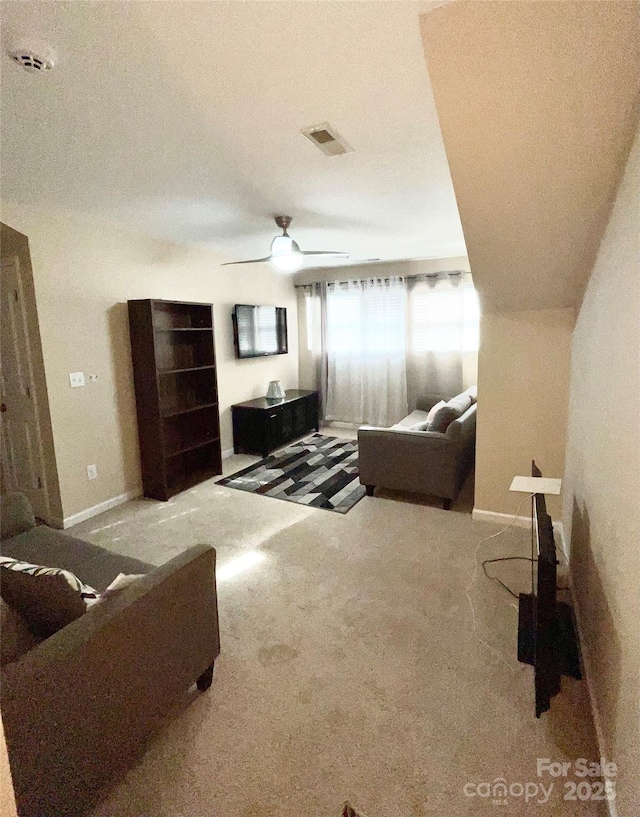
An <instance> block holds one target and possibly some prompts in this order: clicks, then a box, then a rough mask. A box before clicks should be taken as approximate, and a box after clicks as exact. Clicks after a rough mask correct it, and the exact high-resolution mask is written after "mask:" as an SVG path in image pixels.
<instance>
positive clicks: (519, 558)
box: [481, 556, 538, 599]
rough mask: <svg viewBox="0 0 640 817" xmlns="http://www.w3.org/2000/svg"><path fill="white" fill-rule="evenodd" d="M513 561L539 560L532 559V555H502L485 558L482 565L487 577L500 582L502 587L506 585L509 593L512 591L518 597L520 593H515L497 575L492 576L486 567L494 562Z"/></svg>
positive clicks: (515, 597) (505, 587)
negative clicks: (494, 557) (497, 557)
mask: <svg viewBox="0 0 640 817" xmlns="http://www.w3.org/2000/svg"><path fill="white" fill-rule="evenodd" d="M513 561H523V562H531V561H533V562H537V561H538V560H537V559H532V558H531V556H501V557H500V558H499V559H485V560H484V562H481V566H482V572H483V573H484V575H485V576H486V577H487V579H491V580H492V581H494V582H498V584H500V585H502V587H504V589H505V590H506V591H507V593H511V595H512V596H513V598H514V599H517V598H519V596H518V594H517V593H514V592H513V590H512V589H511V588H510V587H507V585H506V584H505V583H504V582H503V581H502V580H501V579H499V578H498V577H497V576H490V575H489V574H488V573H487V568H486V567H485V565H489V564H492V563H493V562H513Z"/></svg>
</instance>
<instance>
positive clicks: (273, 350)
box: [233, 304, 289, 358]
mask: <svg viewBox="0 0 640 817" xmlns="http://www.w3.org/2000/svg"><path fill="white" fill-rule="evenodd" d="M233 334H234V340H235V345H236V357H238V358H246V357H265V355H286V354H287V352H288V351H289V346H288V343H287V310H286V308H285V307H281V306H252V305H249V304H236V305H235V308H234V310H233Z"/></svg>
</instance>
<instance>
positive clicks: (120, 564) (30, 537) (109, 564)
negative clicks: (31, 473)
mask: <svg viewBox="0 0 640 817" xmlns="http://www.w3.org/2000/svg"><path fill="white" fill-rule="evenodd" d="M2 552H3V553H4V554H6V555H8V556H12V557H14V558H16V559H22V560H24V561H25V562H34V563H38V564H50V565H56V566H57V567H62V568H64V569H65V570H70V571H71V572H72V573H75V575H76V576H78V578H79V579H80V580H81V581H83V582H86V583H87V584H89V585H91V587H95V589H96V590H98V591H102V590H104V589H105V588H106V587H107V585H108V584H110V583H111V582H112V581H113V580H114V579H115V577H116V576H117V575H118V573H149V572H150V571H151V570H153V565H150V564H147V563H146V562H141V561H139V560H138V559H132V558H130V557H128V556H121V555H120V554H118V553H112V552H111V551H109V550H106V549H105V548H102V547H98V545H92V544H90V543H89V542H84V541H83V540H82V539H76V538H75V537H73V536H69V535H68V534H66V533H62V531H58V530H53V528H48V527H47V526H46V525H38V526H37V527H35V528H32V529H31V530H29V531H26V532H25V533H21V534H19V535H18V536H14V537H13V538H12V539H9V540H7V541H6V542H2Z"/></svg>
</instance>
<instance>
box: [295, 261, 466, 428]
mask: <svg viewBox="0 0 640 817" xmlns="http://www.w3.org/2000/svg"><path fill="white" fill-rule="evenodd" d="M305 296H306V321H307V346H308V349H309V350H310V351H311V354H312V359H313V366H314V370H315V381H316V388H317V389H318V390H319V391H320V399H321V402H320V405H321V417H322V418H323V419H325V420H329V421H339V422H350V423H354V424H362V423H370V424H372V425H380V426H389V425H392V424H393V423H396V422H398V421H399V420H400V419H402V418H403V417H404V416H406V414H407V413H408V412H409V410H411V409H413V408H415V406H416V403H417V402H418V401H419V400H420V398H421V397H423V396H425V395H427V394H436V395H439V396H441V397H444V398H445V399H448V398H449V397H453V396H454V395H455V394H458V393H459V392H460V391H462V389H463V360H464V357H465V356H467V358H469V356H470V357H472V358H475V357H476V352H477V349H478V333H479V308H478V301H477V296H476V293H475V290H474V288H473V284H472V282H471V277H470V276H469V275H466V276H463V275H461V274H455V275H454V274H446V273H444V274H443V273H440V274H439V275H434V276H429V277H426V276H425V277H421V278H419V279H413V280H411V279H409V280H407V279H403V278H386V279H377V278H375V279H374V278H372V279H367V280H364V281H349V282H341V283H317V284H313V285H312V286H311V287H310V288H309V289H307V290H306V293H305Z"/></svg>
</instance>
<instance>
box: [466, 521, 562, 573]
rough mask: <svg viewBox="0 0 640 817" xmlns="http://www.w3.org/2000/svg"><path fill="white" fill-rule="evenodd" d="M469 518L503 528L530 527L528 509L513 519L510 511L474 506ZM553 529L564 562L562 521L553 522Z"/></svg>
mask: <svg viewBox="0 0 640 817" xmlns="http://www.w3.org/2000/svg"><path fill="white" fill-rule="evenodd" d="M471 518H472V519H474V520H475V521H476V522H492V523H493V524H494V525H501V526H502V527H503V528H504V527H506V526H507V525H511V527H514V528H529V529H530V528H531V516H530V511H527V513H526V515H525V514H523V515H522V516H519V517H518V518H517V519H514V514H512V513H498V512H497V511H483V510H481V509H480V508H474V509H473V513H472V514H471ZM553 531H554V534H555V540H556V544H558V545H559V546H560V548H561V550H562V553H563V554H564V557H565V560H566V562H568V561H569V553H568V550H567V543H566V540H565V537H564V528H563V526H562V522H554V523H553Z"/></svg>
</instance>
